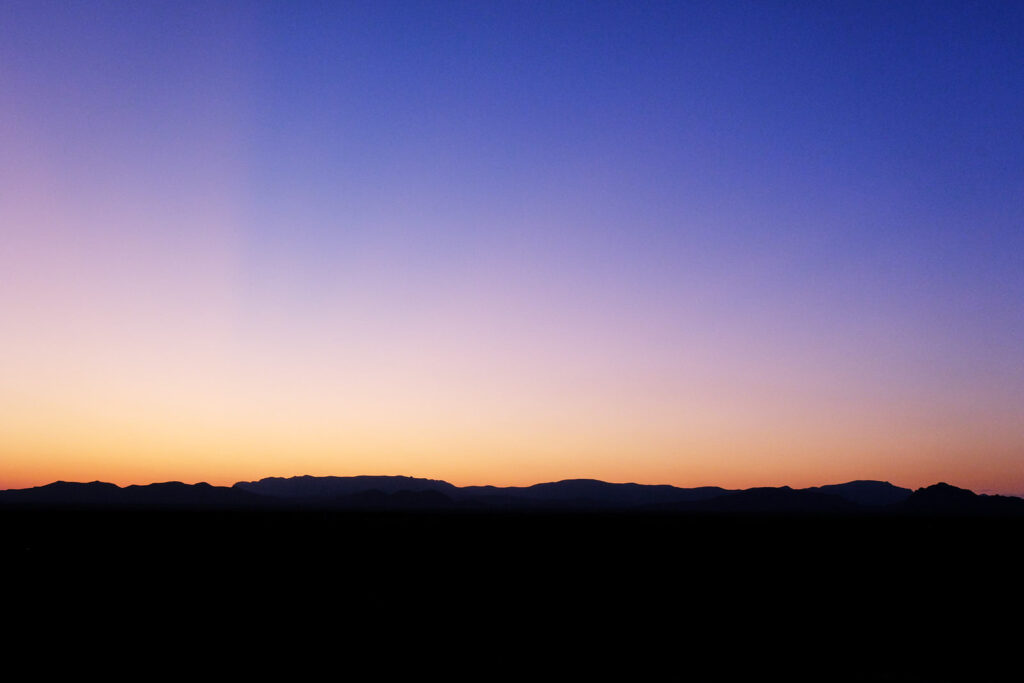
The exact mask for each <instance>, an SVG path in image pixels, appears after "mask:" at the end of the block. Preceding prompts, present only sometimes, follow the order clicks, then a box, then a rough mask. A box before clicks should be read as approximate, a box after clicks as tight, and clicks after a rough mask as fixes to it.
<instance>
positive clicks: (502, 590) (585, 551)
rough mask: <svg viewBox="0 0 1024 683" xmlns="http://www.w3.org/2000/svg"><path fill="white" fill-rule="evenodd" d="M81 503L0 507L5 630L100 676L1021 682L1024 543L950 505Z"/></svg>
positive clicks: (921, 500) (765, 496) (436, 500)
mask: <svg viewBox="0 0 1024 683" xmlns="http://www.w3.org/2000/svg"><path fill="white" fill-rule="evenodd" d="M82 486H83V485H79V486H78V487H77V488H76V487H74V486H70V485H64V486H63V487H61V486H58V487H55V488H52V489H48V492H50V493H52V492H53V491H58V490H63V492H64V493H67V492H69V491H72V490H73V491H76V492H77V493H76V495H80V496H84V498H82V499H79V503H78V504H76V505H72V506H69V507H56V506H53V505H51V504H44V503H40V502H36V503H34V504H28V503H24V502H23V503H21V504H6V505H4V506H2V507H0V525H2V527H0V528H2V529H3V545H2V551H0V552H2V562H3V564H2V566H3V568H4V576H5V582H4V586H5V589H6V591H7V593H6V598H5V606H6V607H7V608H8V610H7V615H8V621H9V623H17V624H18V625H19V631H18V632H19V634H20V635H21V636H24V637H27V638H31V639H35V640H36V642H42V643H45V642H46V641H47V639H52V638H53V637H54V634H55V633H64V634H65V635H67V631H68V630H70V632H71V633H72V634H73V636H74V637H73V638H72V639H71V640H72V641H74V642H80V643H82V644H87V645H88V647H87V648H86V649H88V650H89V651H90V652H93V654H94V656H95V653H96V652H106V653H107V656H109V657H112V658H114V659H116V658H117V657H119V656H126V655H125V653H126V652H137V651H139V650H140V649H141V651H146V652H148V651H151V650H153V649H156V650H159V651H161V652H162V653H163V654H164V655H165V656H167V657H170V659H168V661H177V659H175V658H179V659H180V658H181V657H187V656H194V655H196V654H197V653H200V652H207V651H208V652H211V653H217V654H219V655H221V656H223V655H225V654H227V653H230V656H229V659H230V660H232V661H233V664H232V666H234V667H237V670H234V671H235V673H236V674H237V673H238V672H240V671H242V670H246V671H252V670H253V669H256V670H259V669H260V668H262V667H263V666H264V662H269V661H270V660H271V659H274V658H275V657H277V656H279V655H280V656H285V658H286V659H287V661H288V663H289V666H290V667H291V668H290V669H289V670H288V671H289V674H288V675H289V676H291V677H305V676H306V675H308V676H313V675H327V674H323V673H320V674H318V673H317V672H316V671H314V670H310V669H307V668H306V667H307V666H309V665H310V664H311V663H312V662H317V663H318V666H319V663H320V662H322V661H324V660H325V659H326V660H329V661H332V662H334V663H335V666H336V671H335V673H334V674H331V675H337V676H339V677H341V676H344V677H356V678H358V677H359V676H358V675H357V674H356V673H355V672H356V671H359V670H361V668H360V667H361V666H363V664H364V663H365V662H366V661H369V662H370V663H371V665H372V666H371V668H372V670H374V671H376V672H377V675H378V676H379V677H384V678H393V677H402V676H404V675H405V674H407V673H412V674H413V675H417V676H419V677H424V678H425V677H431V678H433V677H436V676H438V675H440V674H443V677H444V678H467V677H469V678H476V679H491V678H499V679H500V678H503V677H505V676H511V677H515V678H519V677H524V676H527V677H529V678H531V679H544V680H550V679H560V678H565V679H570V680H577V679H579V678H589V677H600V678H602V679H604V678H607V677H616V678H619V677H628V678H630V679H649V678H655V677H657V678H659V679H665V678H668V679H671V680H893V681H896V680H901V681H902V680H929V681H930V680H1005V679H1004V678H1003V676H1005V675H1006V668H1005V667H1006V666H1008V665H1010V666H1016V662H1017V659H1016V657H1017V652H1018V648H1019V640H1020V637H1019V633H1020V631H1019V628H1018V627H1017V626H1016V624H1017V621H1018V620H1019V616H1018V615H1020V614H1021V611H1020V608H1021V606H1022V605H1021V602H1022V601H1021V597H1020V596H1021V591H1020V580H1021V579H1020V565H1019V563H1018V561H1017V557H1016V555H1017V553H1016V550H1017V546H1018V545H1019V541H1020V539H1021V537H1022V536H1021V532H1022V531H1024V521H1022V519H1021V518H1020V517H1016V516H1013V515H1010V516H1007V515H996V514H991V513H990V511H987V510H986V511H985V512H984V514H975V513H974V512H971V513H970V514H959V513H956V512H950V511H951V510H953V509H954V508H957V506H960V507H959V508H957V509H961V510H964V509H966V508H963V507H962V506H963V505H964V504H966V505H967V506H968V507H971V506H976V505H978V503H977V500H976V499H977V498H978V497H976V496H973V494H970V496H971V497H968V496H966V495H965V494H964V493H962V492H961V491H962V490H954V489H953V487H938V488H935V487H930V488H928V489H922V490H920V491H918V492H915V493H914V494H913V495H909V496H908V497H907V498H906V499H905V501H904V502H905V503H906V504H907V505H906V506H905V507H902V508H900V510H899V511H893V510H888V511H883V512H878V511H877V510H876V512H874V513H858V514H849V513H848V510H847V509H846V508H842V509H840V510H839V511H838V512H821V511H820V510H818V509H817V508H816V507H815V506H814V505H811V508H813V511H811V512H808V511H807V510H808V509H807V508H806V507H804V508H801V507H799V506H797V508H792V507H787V508H786V509H784V510H782V511H781V512H779V510H778V509H777V508H776V513H775V514H763V513H762V512H759V511H763V510H765V509H768V508H766V507H765V505H766V504H767V503H777V502H778V500H776V498H778V497H781V498H782V499H783V500H784V501H786V502H787V505H788V504H789V503H792V502H793V501H803V502H806V501H811V502H812V503H813V502H815V501H818V500H819V498H818V497H819V496H820V495H823V494H822V492H821V491H816V490H805V491H800V492H797V493H798V494H799V495H797V496H795V497H794V496H791V495H790V493H792V490H788V492H787V490H785V489H754V490H751V491H747V492H744V494H745V496H740V497H738V498H732V500H733V503H732V504H730V506H726V507H720V508H719V509H718V511H710V510H703V511H682V512H681V511H675V510H654V509H651V508H647V507H640V508H636V509H633V510H622V509H609V510H590V511H580V510H575V511H573V510H561V511H559V510H548V511H529V510H527V511H518V512H508V511H504V510H482V509H465V508H459V507H457V506H456V505H455V502H456V499H455V497H453V496H451V495H449V494H445V493H443V492H441V491H437V490H433V489H430V488H427V489H424V490H420V491H406V490H395V491H392V492H384V491H380V490H378V489H371V490H369V491H363V492H350V493H349V494H345V495H348V496H360V495H361V496H364V498H365V499H366V500H364V502H365V503H367V504H368V506H369V507H368V508H366V509H353V508H347V509H346V508H344V507H343V508H334V507H331V506H311V507H303V506H293V505H292V506H282V507H274V505H270V506H264V505H262V504H261V505H250V504H249V503H251V502H252V501H251V499H245V500H244V501H243V500H242V499H239V501H241V502H244V503H246V504H245V505H235V506H224V505H222V504H221V501H220V499H217V501H216V505H206V506H205V507H203V505H196V504H195V501H196V500H197V498H196V497H197V496H198V497H199V498H202V496H204V495H205V496H211V495H214V494H216V493H217V492H216V491H214V493H213V494H211V492H210V491H205V493H204V492H203V491H199V492H196V491H188V490H187V487H186V488H182V487H183V486H184V485H175V486H164V487H157V488H156V489H148V488H147V487H139V488H138V489H136V490H133V492H132V493H131V494H130V495H129V498H132V496H137V495H141V494H139V493H138V491H141V490H143V489H145V490H148V491H151V492H152V493H154V495H155V494H156V493H159V494H160V496H161V500H163V501H164V503H163V504H161V505H159V506H149V507H147V506H145V505H139V504H138V501H137V499H136V500H134V502H133V503H132V504H131V505H127V506H120V505H119V506H109V505H96V504H89V503H88V501H85V499H88V497H89V495H92V494H87V493H86V492H87V491H92V492H93V493H95V494H97V495H99V494H103V493H104V492H105V493H106V494H109V493H111V489H109V488H103V487H102V485H91V486H92V488H89V487H88V486H86V487H85V488H83V487H82ZM211 488H213V487H211ZM228 491H231V489H228ZM235 493H246V494H249V493H251V492H243V491H236V492H235ZM449 493H450V492H449ZM967 493H968V494H969V493H970V492H967ZM48 495H49V493H48ZM730 495H732V494H730ZM395 496H397V498H394V497H395ZM718 498H719V500H720V502H721V501H722V500H729V499H730V498H726V497H721V496H720V497H718ZM330 499H331V496H321V497H320V498H319V500H330ZM827 500H828V501H829V503H830V504H834V500H833V498H831V497H830V498H828V499H827ZM981 500H985V499H981ZM83 501H84V502H83ZM190 501H191V502H190ZM381 501H386V503H385V504H382V502H381ZM737 501H739V502H737ZM914 501H917V502H914ZM964 501H967V502H966V503H965V502H964ZM200 502H202V501H200ZM206 502H207V503H209V502H210V498H209V497H208V498H207V499H206ZM1005 502H1006V501H1002V503H1005ZM1002 503H999V504H1002ZM840 505H842V504H840ZM921 506H924V507H927V510H926V511H922V509H921ZM951 506H952V507H951ZM878 509H881V508H878ZM1004 617H1008V619H1009V620H1008V621H1007V620H1005V619H1004ZM76 639H77V640H76ZM62 642H65V643H66V642H67V639H66V638H65V639H64V640H63V641H62ZM12 647H13V646H12ZM76 661H77V660H76ZM361 663H363V664H361ZM267 666H269V664H267ZM439 672H440V674H439ZM400 674H402V675H400ZM225 675H229V674H227V673H225Z"/></svg>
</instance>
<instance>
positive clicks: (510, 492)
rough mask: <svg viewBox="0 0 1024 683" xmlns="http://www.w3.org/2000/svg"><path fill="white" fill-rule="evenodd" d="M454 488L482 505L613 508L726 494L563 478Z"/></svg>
mask: <svg viewBox="0 0 1024 683" xmlns="http://www.w3.org/2000/svg"><path fill="white" fill-rule="evenodd" d="M458 491H459V496H460V497H461V498H462V499H467V498H468V499H471V500H475V501H477V502H479V503H481V504H485V505H495V504H505V505H507V506H513V507H523V506H531V507H537V506H550V505H551V504H558V505H573V506H580V507H614V508H628V507H638V506H642V505H657V504H665V503H682V502H692V501H698V500H706V499H709V498H715V497H717V496H721V495H723V494H726V493H730V491H728V490H727V489H723V488H719V487H717V486H702V487H699V488H692V489H684V488H678V487H675V486H668V485H649V484H610V483H608V482H605V481H599V480H597V479H566V480H564V481H556V482H549V483H545V484H534V485H533V486H507V487H496V486H465V487H462V488H460V489H458Z"/></svg>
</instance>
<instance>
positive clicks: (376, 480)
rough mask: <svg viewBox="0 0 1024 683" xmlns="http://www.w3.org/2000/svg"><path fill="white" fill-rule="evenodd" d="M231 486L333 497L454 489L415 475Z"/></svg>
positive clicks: (294, 479)
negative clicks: (365, 493)
mask: <svg viewBox="0 0 1024 683" xmlns="http://www.w3.org/2000/svg"><path fill="white" fill-rule="evenodd" d="M232 488H235V489H238V490H241V491H248V492H250V493H258V494H260V495H262V496H273V497H277V498H336V497H338V496H350V495H353V494H356V493H362V492H364V491H379V492H381V493H388V494H390V493H398V492H399V491H438V492H440V493H444V494H446V495H449V494H454V493H456V492H457V491H458V489H457V488H456V487H455V486H452V485H451V484H449V483H448V482H446V481H440V480H438V479H419V478H416V477H401V476H394V477H386V476H376V477H375V476H358V477H311V476H309V475H305V476H301V477H287V478H285V477H266V478H264V479H260V480H259V481H240V482H238V483H237V484H235V485H234V486H233V487H232Z"/></svg>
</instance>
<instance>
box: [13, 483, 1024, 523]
mask: <svg viewBox="0 0 1024 683" xmlns="http://www.w3.org/2000/svg"><path fill="white" fill-rule="evenodd" d="M0 505H21V506H37V507H38V506H45V507H54V506H65V507H67V506H88V507H132V508H138V507H158V508H198V509H210V508H244V509H254V508H272V509H284V508H291V509H296V508H297V509H333V510H480V511H487V510H493V511H509V512H523V511H558V510H581V511H588V510H589V511H596V510H612V511H624V510H635V511H639V512H663V513H685V512H696V513H723V514H772V513H781V514H825V515H831V514H857V513H883V514H911V515H921V514H924V515H960V516H963V515H1010V516H1024V500H1022V499H1020V498H1015V497H1010V496H986V495H977V494H975V493H974V492H972V491H969V490H967V489H961V488H957V487H955V486H950V485H949V484H945V483H940V484H935V485H933V486H928V487H925V488H920V489H918V490H916V491H911V490H910V489H905V488H901V487H899V486H894V485H892V484H890V483H889V482H884V481H851V482H847V483H845V484H830V485H826V486H815V487H810V488H804V489H793V488H790V487H788V486H781V487H760V488H752V489H745V490H729V489H723V488H720V487H717V486H702V487H698V488H679V487H676V486H668V485H647V484H633V483H626V484H613V483H609V482H605V481H599V480H596V479H567V480H564V481H556V482H547V483H543V484H535V485H533V486H507V487H497V486H464V487H458V486H453V485H452V484H450V483H448V482H446V481H441V480H437V479H422V478H416V477H403V476H358V477H312V476H300V477H289V478H282V477H268V478H266V479H260V480H258V481H249V482H238V483H237V484H235V485H234V486H231V487H225V486H211V485H210V484H207V483H199V484H183V483H181V482H163V483H158V484H148V485H145V486H126V487H120V486H117V485H115V484H110V483H105V482H99V481H94V482H90V483H75V482H65V481H58V482H54V483H52V484H47V485H46V486H37V487H34V488H29V489H15V490H8V491H0Z"/></svg>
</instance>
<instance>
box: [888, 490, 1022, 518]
mask: <svg viewBox="0 0 1024 683" xmlns="http://www.w3.org/2000/svg"><path fill="white" fill-rule="evenodd" d="M899 507H900V509H902V510H903V511H906V512H909V513H911V514H927V515H945V516H1024V500H1022V499H1020V498H1016V497H1013V496H987V495H978V494H976V493H974V492H973V491H970V490H968V489H962V488H959V487H956V486H951V485H950V484H947V483H945V482H939V483H938V484H933V485H931V486H925V487H922V488H919V489H917V490H916V491H914V492H913V493H912V494H911V495H910V496H909V497H908V498H907V500H906V501H904V503H903V504H902V505H901V506H899Z"/></svg>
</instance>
